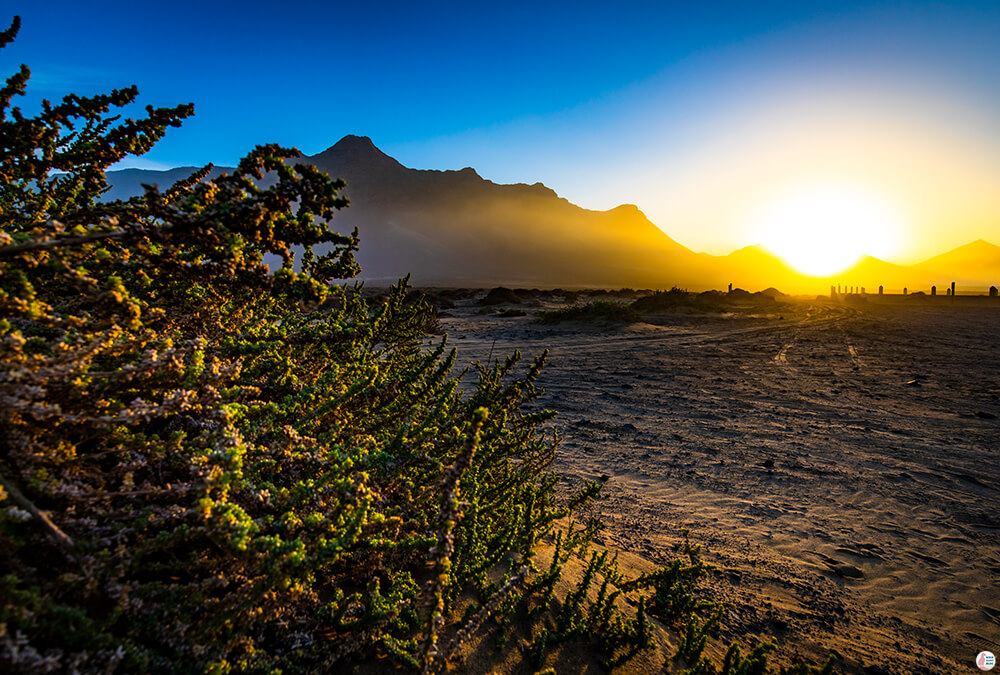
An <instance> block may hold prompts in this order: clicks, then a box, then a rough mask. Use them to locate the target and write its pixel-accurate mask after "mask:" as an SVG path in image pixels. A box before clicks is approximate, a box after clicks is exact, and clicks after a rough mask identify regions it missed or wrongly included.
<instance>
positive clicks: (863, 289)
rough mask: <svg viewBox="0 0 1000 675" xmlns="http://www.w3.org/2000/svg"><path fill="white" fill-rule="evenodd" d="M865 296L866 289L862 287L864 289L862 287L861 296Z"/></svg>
mask: <svg viewBox="0 0 1000 675" xmlns="http://www.w3.org/2000/svg"><path fill="white" fill-rule="evenodd" d="M864 294H865V287H864V286H862V287H861V295H864Z"/></svg>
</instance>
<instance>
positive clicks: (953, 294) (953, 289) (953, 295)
mask: <svg viewBox="0 0 1000 675" xmlns="http://www.w3.org/2000/svg"><path fill="white" fill-rule="evenodd" d="M951 297H953V298H954V297H955V282H954V281H953V282H951Z"/></svg>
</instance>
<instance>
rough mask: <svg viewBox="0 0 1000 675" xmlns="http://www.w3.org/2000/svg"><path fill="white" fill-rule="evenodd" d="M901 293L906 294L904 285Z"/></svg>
mask: <svg viewBox="0 0 1000 675" xmlns="http://www.w3.org/2000/svg"><path fill="white" fill-rule="evenodd" d="M903 295H906V286H903Z"/></svg>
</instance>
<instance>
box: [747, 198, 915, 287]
mask: <svg viewBox="0 0 1000 675" xmlns="http://www.w3.org/2000/svg"><path fill="white" fill-rule="evenodd" d="M901 232H902V228H901V221H900V217H899V214H898V213H897V212H896V210H895V209H893V208H892V207H891V206H890V205H889V204H888V203H887V202H885V201H884V200H882V199H879V198H878V197H877V196H875V195H872V194H869V193H867V192H865V191H863V190H859V189H856V188H853V187H847V186H832V185H824V186H811V187H808V188H803V189H799V190H796V191H793V192H788V193H785V194H782V195H780V196H778V197H777V198H776V199H774V200H772V201H770V202H768V203H766V204H765V205H764V206H763V207H762V208H760V209H759V210H758V212H757V214H756V215H755V216H754V217H753V219H752V224H751V233H752V235H753V236H754V237H755V238H756V239H757V241H759V242H760V243H761V244H762V245H763V246H764V247H765V248H767V249H768V250H769V251H771V252H772V253H774V254H775V255H777V256H779V257H780V258H782V259H783V260H784V261H785V262H787V263H788V264H789V265H791V266H792V267H794V268H795V269H797V270H798V271H800V272H802V273H804V274H809V275H812V276H816V277H825V276H830V275H832V274H836V273H837V272H841V271H843V270H845V269H847V268H848V267H850V266H851V265H853V264H854V263H855V262H857V261H858V259H859V258H861V256H862V255H865V254H867V255H872V256H875V257H879V258H882V257H885V256H887V255H892V254H893V253H895V252H896V250H897V248H898V246H899V237H900V233H901Z"/></svg>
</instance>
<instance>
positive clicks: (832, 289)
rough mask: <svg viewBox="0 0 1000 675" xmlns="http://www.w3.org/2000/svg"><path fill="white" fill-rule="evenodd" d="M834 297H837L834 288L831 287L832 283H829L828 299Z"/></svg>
mask: <svg viewBox="0 0 1000 675" xmlns="http://www.w3.org/2000/svg"><path fill="white" fill-rule="evenodd" d="M835 297H837V293H836V289H835V288H834V287H833V284H830V299H831V300H832V299H833V298H835Z"/></svg>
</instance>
